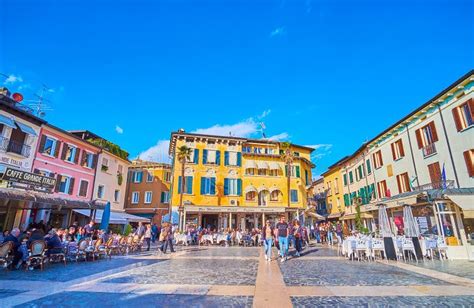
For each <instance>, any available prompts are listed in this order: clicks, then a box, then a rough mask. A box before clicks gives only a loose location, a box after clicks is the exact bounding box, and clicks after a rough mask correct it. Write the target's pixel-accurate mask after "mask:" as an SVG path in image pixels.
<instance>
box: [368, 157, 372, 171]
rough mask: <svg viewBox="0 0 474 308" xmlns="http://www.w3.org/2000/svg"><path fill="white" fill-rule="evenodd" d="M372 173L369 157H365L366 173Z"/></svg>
mask: <svg viewBox="0 0 474 308" xmlns="http://www.w3.org/2000/svg"><path fill="white" fill-rule="evenodd" d="M371 173H372V167H371V166H370V159H367V174H371Z"/></svg>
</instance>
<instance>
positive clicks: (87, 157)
mask: <svg viewBox="0 0 474 308" xmlns="http://www.w3.org/2000/svg"><path fill="white" fill-rule="evenodd" d="M94 159H95V155H94V154H92V153H89V152H85V151H83V152H82V166H83V167H87V168H91V169H93V168H94Z"/></svg>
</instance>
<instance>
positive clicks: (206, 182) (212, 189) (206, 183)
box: [201, 177, 216, 195]
mask: <svg viewBox="0 0 474 308" xmlns="http://www.w3.org/2000/svg"><path fill="white" fill-rule="evenodd" d="M215 194H216V178H207V177H201V195H215Z"/></svg>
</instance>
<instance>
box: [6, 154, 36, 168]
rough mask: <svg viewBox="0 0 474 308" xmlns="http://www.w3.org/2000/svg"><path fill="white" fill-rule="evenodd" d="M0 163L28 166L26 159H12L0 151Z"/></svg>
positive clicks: (21, 166) (19, 166) (20, 166)
mask: <svg viewBox="0 0 474 308" xmlns="http://www.w3.org/2000/svg"><path fill="white" fill-rule="evenodd" d="M0 163H2V164H5V165H10V166H15V167H18V168H22V169H24V168H28V167H29V162H28V161H26V160H18V159H14V158H12V157H9V156H6V155H4V154H1V153H0Z"/></svg>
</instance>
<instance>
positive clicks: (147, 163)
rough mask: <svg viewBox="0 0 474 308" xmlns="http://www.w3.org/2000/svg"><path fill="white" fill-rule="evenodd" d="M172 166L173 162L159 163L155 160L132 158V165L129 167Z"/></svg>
mask: <svg viewBox="0 0 474 308" xmlns="http://www.w3.org/2000/svg"><path fill="white" fill-rule="evenodd" d="M143 167H146V168H171V164H167V163H158V162H154V161H146V160H141V159H135V160H132V165H131V166H129V168H143Z"/></svg>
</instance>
